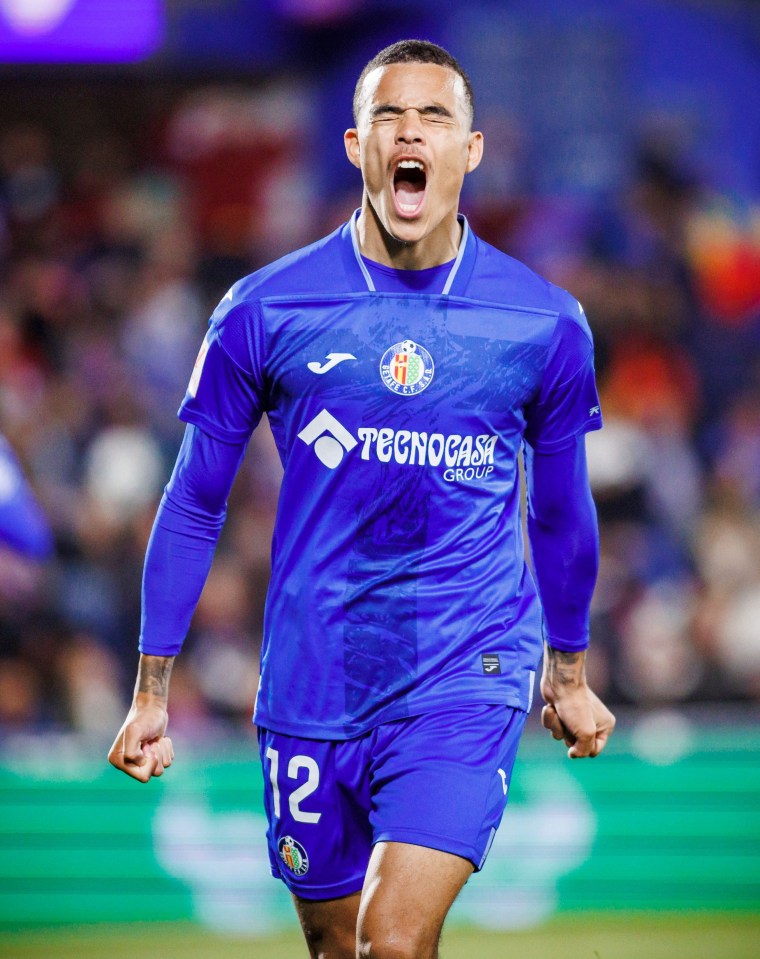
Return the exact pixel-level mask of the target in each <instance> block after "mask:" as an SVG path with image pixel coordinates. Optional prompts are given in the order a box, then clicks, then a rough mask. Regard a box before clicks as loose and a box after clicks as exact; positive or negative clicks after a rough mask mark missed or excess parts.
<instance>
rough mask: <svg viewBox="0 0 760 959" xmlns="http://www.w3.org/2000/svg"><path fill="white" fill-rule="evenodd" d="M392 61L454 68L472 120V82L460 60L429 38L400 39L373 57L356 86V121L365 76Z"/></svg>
mask: <svg viewBox="0 0 760 959" xmlns="http://www.w3.org/2000/svg"><path fill="white" fill-rule="evenodd" d="M392 63H435V64H436V65H437V66H439V67H448V68H449V70H453V71H454V73H456V74H458V75H459V76H460V77H461V78H462V82H463V83H464V93H465V99H466V100H467V107H468V109H469V112H470V122H472V118H473V115H474V113H475V99H474V97H473V94H472V84H471V83H470V78H469V77H468V76H467V74H466V73H465V71H464V68H463V67H462V65H461V64H460V63H459V61H458V60H457V59H456V58H455V57H452V55H451V54H450V53H449V51H448V50H444V49H443V47H439V46H438V44H437V43H431V42H430V41H429V40H398V41H397V42H396V43H392V44H391V45H390V46H389V47H385V49H384V50H381V51H380V53H378V54H376V55H375V56H374V57H372V59H371V60H370V61H369V63H368V64H367V65H366V67H365V68H364V69H363V70H362V72H361V74H360V75H359V79H358V80H357V81H356V87H355V88H354V103H353V108H354V123H355V122H356V121H357V120H358V118H359V98H360V95H361V89H362V85H363V84H364V79H365V77H366V76H367V74H368V73H371V72H372V71H373V70H376V69H377V68H378V67H388V66H390V65H391V64H392Z"/></svg>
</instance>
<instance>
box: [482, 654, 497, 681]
mask: <svg viewBox="0 0 760 959" xmlns="http://www.w3.org/2000/svg"><path fill="white" fill-rule="evenodd" d="M481 662H482V663H483V672H484V673H485V674H486V676H498V675H500V673H501V663H500V662H499V657H498V656H497V655H496V653H483V655H482V656H481Z"/></svg>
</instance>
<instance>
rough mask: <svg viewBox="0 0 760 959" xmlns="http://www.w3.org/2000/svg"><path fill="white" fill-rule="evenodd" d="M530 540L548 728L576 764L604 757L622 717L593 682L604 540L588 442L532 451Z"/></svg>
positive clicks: (527, 463) (528, 469) (528, 461)
mask: <svg viewBox="0 0 760 959" xmlns="http://www.w3.org/2000/svg"><path fill="white" fill-rule="evenodd" d="M525 467H526V480H527V487H528V535H529V538H530V544H531V551H532V554H533V568H534V572H535V577H536V582H537V585H538V590H539V594H540V596H541V603H542V606H543V610H544V619H545V622H546V631H547V643H546V647H545V655H544V672H543V676H542V679H541V693H542V695H543V697H544V700H545V701H546V706H545V707H544V710H543V713H542V721H543V724H544V726H545V727H546V728H547V729H548V730H549V731H550V732H551V734H552V736H553V737H554V738H555V739H564V741H565V743H566V744H567V746H568V747H569V749H568V755H569V756H570V758H572V759H576V758H580V757H584V756H596V755H598V754H599V753H600V752H601V751H602V749H604V746H605V744H606V742H607V739H608V738H609V736H610V734H611V733H612V730H613V729H614V726H615V717H614V716H613V715H612V713H611V712H610V711H609V710H608V709H607V707H606V706H605V705H604V703H602V701H601V700H600V699H599V697H598V696H596V694H595V693H594V692H593V691H592V690H591V689H590V688H589V686H588V685H587V683H586V673H585V661H586V648H587V646H588V641H589V610H590V605H591V596H592V593H593V590H594V584H595V582H596V574H597V570H598V567H599V533H598V527H597V520H596V509H595V507H594V501H593V499H592V498H591V491H590V488H589V482H588V472H587V469H586V452H585V439H584V437H583V436H580V437H577V438H575V439H574V440H573V441H572V443H571V444H569V445H568V446H565V447H563V448H562V449H560V450H558V451H556V452H552V453H541V452H537V451H536V450H534V449H533V448H532V447H530V446H529V445H526V455H525Z"/></svg>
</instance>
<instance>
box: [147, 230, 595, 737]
mask: <svg viewBox="0 0 760 959" xmlns="http://www.w3.org/2000/svg"><path fill="white" fill-rule="evenodd" d="M422 272H424V273H425V274H426V275H425V276H424V277H422V278H420V277H415V278H410V277H409V276H405V275H404V273H405V271H399V272H398V275H397V276H395V277H394V275H393V274H392V273H389V272H388V271H387V269H386V268H382V269H379V268H378V265H377V264H372V263H367V262H366V261H365V260H364V259H363V258H362V257H361V256H360V254H359V250H358V244H357V242H356V239H355V232H354V229H353V227H352V224H346V225H345V226H344V227H342V228H341V229H339V230H337V231H336V232H335V233H334V234H332V235H331V236H329V237H327V238H325V239H324V240H321V241H320V242H319V243H316V244H313V245H312V246H310V247H307V248H305V249H304V250H300V251H297V252H296V253H294V254H291V255H290V256H288V257H285V258H283V259H282V260H280V261H277V262H276V263H274V264H271V265H270V266H268V267H265V268H264V269H263V270H260V271H258V272H257V273H254V274H252V275H251V276H249V277H246V278H244V279H243V280H241V281H239V282H238V283H236V284H235V285H234V286H233V287H232V289H231V290H230V291H229V292H228V293H227V294H226V295H225V297H224V298H223V299H222V301H221V302H220V304H219V306H218V307H217V309H216V310H215V312H214V314H213V316H212V318H211V322H210V327H209V332H208V333H207V335H206V338H205V340H204V343H203V345H202V348H201V352H200V354H199V358H198V362H197V363H196V368H195V371H194V373H193V376H192V379H191V382H190V386H189V388H188V392H187V395H186V396H185V399H184V401H183V403H182V406H181V408H180V414H179V415H180V417H181V418H182V419H183V420H185V422H187V423H188V424H190V425H192V426H194V427H196V428H197V432H195V433H192V434H188V435H189V437H190V438H189V439H186V442H185V444H184V445H183V452H182V453H181V455H180V461H179V462H178V466H177V469H176V470H175V475H174V477H173V479H172V481H171V482H170V484H169V486H168V487H167V493H166V496H165V498H164V501H163V503H162V506H161V509H160V511H159V517H158V519H157V522H156V528H155V530H154V534H153V537H152V540H151V544H150V548H149V552H148V558H147V561H146V573H145V589H144V593H145V603H146V609H145V611H144V628H143V638H142V649H143V651H144V652H155V653H163V654H166V653H167V652H170V651H171V652H175V651H176V650H177V649H178V648H179V644H180V643H181V639H182V636H183V635H184V632H185V631H186V629H187V624H188V623H189V617H190V615H191V613H192V607H193V606H194V603H195V601H196V599H197V596H198V595H199V592H200V588H201V586H202V580H203V578H204V577H205V572H204V570H207V569H208V564H209V563H210V557H211V555H212V552H213V542H212V541H213V539H214V538H215V537H216V535H218V530H219V529H220V528H221V524H222V522H223V519H224V506H223V503H224V501H225V499H226V491H228V490H229V486H230V484H231V482H232V478H233V476H234V472H235V469H236V468H237V464H238V463H239V459H240V457H241V456H242V452H243V450H244V447H245V442H246V440H247V438H248V436H249V435H250V432H251V430H252V429H253V428H254V427H255V425H256V423H257V422H258V420H259V417H260V416H261V415H262V413H263V412H266V413H267V414H268V418H269V422H270V425H271V427H272V432H273V435H274V438H275V442H276V444H277V448H278V451H279V454H280V457H281V460H282V463H283V467H284V478H283V483H282V489H281V493H280V506H279V510H278V517H277V523H276V527H275V533H274V539H273V549H272V578H271V582H270V588H269V593H268V597H267V605H266V612H265V619H264V638H263V649H262V663H261V666H262V672H261V687H260V691H259V695H258V698H257V703H256V711H255V720H256V722H257V723H258V724H259V725H263V726H265V727H267V728H268V729H272V730H274V731H277V732H281V733H286V734H288V735H304V736H311V737H314V738H327V739H341V738H351V737H354V736H358V735H361V734H362V733H363V732H365V731H366V730H368V729H370V728H373V727H374V726H376V725H378V724H380V723H384V722H388V721H391V720H396V719H402V718H405V717H408V716H413V715H420V714H423V713H426V712H432V711H436V710H440V709H444V708H449V707H450V706H452V705H457V704H463V703H481V704H501V705H507V706H511V707H513V708H517V709H521V710H527V709H528V708H529V706H530V699H531V693H532V684H533V676H534V673H535V670H536V667H537V663H538V661H539V659H540V656H541V651H542V627H541V619H542V616H541V607H540V604H539V601H538V597H537V593H536V587H535V584H534V580H533V577H532V576H531V573H530V570H529V569H528V567H527V565H526V563H525V561H524V546H523V541H522V528H521V523H520V507H519V500H520V497H519V482H518V476H519V474H518V462H519V457H520V454H521V451H522V450H523V448H525V449H526V450H528V451H529V453H528V456H529V461H530V471H531V475H532V479H531V484H532V489H531V502H532V510H533V517H532V519H531V536H532V537H533V536H534V535H535V537H536V539H535V542H534V544H533V546H534V553H535V556H536V558H537V559H536V570H537V576H538V580H539V586H540V588H541V591H542V595H544V615H545V617H546V626H547V629H548V634H549V636H550V637H551V638H553V639H554V640H556V641H557V642H564V643H565V647H566V648H571V647H572V648H576V647H578V646H581V645H585V644H586V643H587V641H588V623H587V617H588V610H587V608H586V609H585V612H584V610H582V609H581V606H586V607H587V593H588V589H587V586H588V582H589V581H590V579H591V578H592V576H591V572H590V570H591V564H590V561H589V558H588V556H589V548H588V544H589V543H590V542H593V537H594V533H593V531H592V532H591V533H589V531H588V530H589V522H590V521H591V520H590V517H591V514H590V513H589V512H588V510H586V511H585V512H584V510H583V508H582V506H583V503H584V496H585V497H588V492H587V481H586V480H585V473H584V472H583V470H582V469H581V466H580V465H579V462H578V460H577V456H578V455H579V454H578V448H579V447H578V443H579V437H582V436H583V434H584V433H585V432H587V431H589V430H592V429H598V428H599V427H600V426H601V414H600V411H599V400H598V396H597V393H596V387H595V383H594V373H593V347H592V341H591V334H590V331H589V329H588V325H587V323H586V320H585V317H584V315H583V311H582V310H581V308H580V306H579V305H578V303H577V301H575V300H574V299H573V298H572V297H571V296H570V295H569V294H567V293H566V292H565V291H563V290H560V289H558V288H557V287H554V286H552V285H551V284H550V283H548V282H547V281H546V280H544V279H542V278H541V277H539V276H537V275H536V274H534V273H532V272H531V271H530V270H528V268H527V267H525V266H524V265H523V264H520V263H519V262H518V261H516V260H513V259H511V258H510V257H508V256H506V255H505V254H503V253H500V252H499V251H497V250H495V249H494V248H493V247H490V246H488V244H485V243H483V242H482V241H481V240H479V239H478V238H477V237H476V236H474V234H472V233H471V231H470V230H469V228H468V226H467V224H466V223H465V222H464V221H463V234H462V242H461V245H460V250H459V254H458V256H457V258H456V260H454V261H453V262H452V263H451V264H444V265H442V266H441V267H434V268H433V269H431V270H429V271H422ZM415 283H416V287H415V289H414V291H413V292H409V288H410V284H412V285H414V284H415ZM220 449H221V450H222V452H220ZM572 450H575V454H574V455H573V454H572V452H570V451H572ZM565 452H567V455H566V456H559V454H560V453H565ZM544 458H546V462H549V463H551V462H553V463H554V464H555V466H557V465H558V466H559V473H558V474H557V479H556V483H555V486H554V487H553V486H552V485H551V482H550V480H549V479H547V475H548V473H550V472H551V471H552V468H551V467H547V468H546V469H544V462H545V460H544ZM198 463H202V465H201V466H199V465H198ZM563 476H564V479H562V478H561V477H563ZM575 483H577V484H578V490H577V491H576V492H573V491H571V490H570V487H571V486H573V484H575ZM584 483H586V487H585V489H584ZM555 487H556V489H555ZM558 490H562V491H563V492H562V497H563V498H564V501H565V502H566V503H569V504H570V505H571V506H572V507H573V515H572V517H571V518H567V517H566V518H564V519H563V520H562V522H561V523H560V524H559V527H557V526H556V524H553V523H547V522H545V517H546V516H548V515H549V514H550V513H552V514H553V513H554V510H553V507H552V504H553V503H554V500H555V499H556V492H557V491H558ZM209 491H210V492H209ZM579 504H580V506H579ZM201 513H205V514H206V515H205V516H203V515H201ZM194 523H195V524H198V523H199V524H200V531H198V530H197V529H195V530H194V529H193V524H194ZM579 524H580V527H582V529H581V528H580V527H579ZM592 525H593V524H592ZM558 529H561V530H562V531H563V532H558ZM178 536H179V537H184V539H182V540H181V543H180V542H179V541H178V540H177V539H176V537H178ZM172 537H174V540H173V543H170V542H169V540H171V539H172ZM191 541H192V542H191ZM178 544H179V545H178ZM175 551H176V555H175V558H172V554H173V552H175ZM550 557H553V560H552V559H550ZM573 557H574V558H573ZM574 565H575V566H577V567H578V570H580V572H575V573H574V572H572V571H571V572H568V573H567V576H568V577H569V580H568V581H567V582H565V581H564V580H562V574H561V573H560V572H558V571H555V570H554V569H553V567H554V566H558V567H562V569H563V572H564V571H565V570H567V569H571V568H572V567H573V566H574ZM170 567H172V568H171V569H170ZM574 576H575V577H576V579H573V577H574ZM154 579H155V580H160V581H161V583H159V584H158V585H156V584H155V583H154ZM167 584H168V585H169V588H167ZM154 604H155V605H154ZM159 607H161V608H159ZM172 607H174V609H172Z"/></svg>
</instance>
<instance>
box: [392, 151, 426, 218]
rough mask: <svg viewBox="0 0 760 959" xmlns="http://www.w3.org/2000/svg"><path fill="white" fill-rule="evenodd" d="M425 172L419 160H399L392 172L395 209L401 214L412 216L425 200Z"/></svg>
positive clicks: (417, 211)
mask: <svg viewBox="0 0 760 959" xmlns="http://www.w3.org/2000/svg"><path fill="white" fill-rule="evenodd" d="M426 186H427V174H426V172H425V167H424V166H423V165H422V163H421V162H420V161H419V160H399V162H398V163H397V164H396V169H395V171H394V174H393V195H394V198H395V200H396V211H397V212H398V213H399V214H400V215H401V216H414V215H415V214H417V213H419V211H420V210H421V209H422V204H423V203H424V201H425V188H426Z"/></svg>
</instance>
